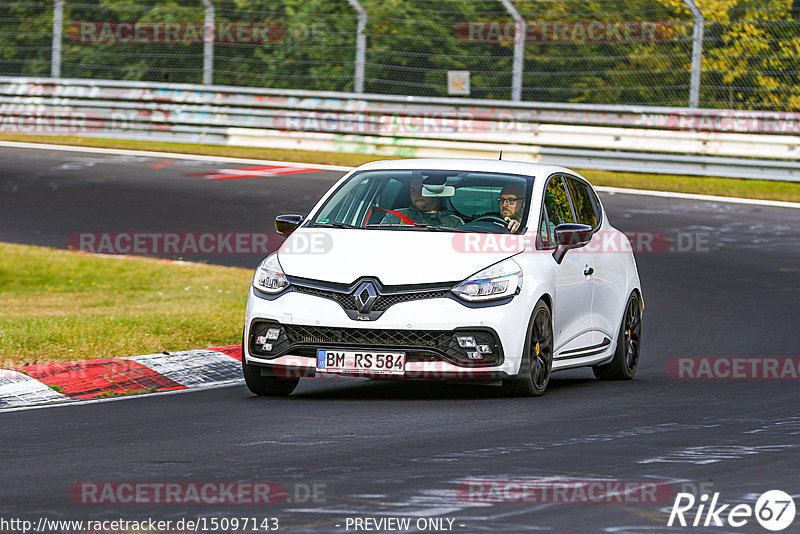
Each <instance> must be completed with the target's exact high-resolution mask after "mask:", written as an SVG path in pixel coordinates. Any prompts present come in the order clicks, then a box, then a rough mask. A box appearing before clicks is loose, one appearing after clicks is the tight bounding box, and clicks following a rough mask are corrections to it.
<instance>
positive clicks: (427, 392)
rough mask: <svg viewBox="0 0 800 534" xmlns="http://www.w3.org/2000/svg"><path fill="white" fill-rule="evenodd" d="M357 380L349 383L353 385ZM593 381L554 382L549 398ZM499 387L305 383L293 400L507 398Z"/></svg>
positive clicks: (382, 382) (387, 382)
mask: <svg viewBox="0 0 800 534" xmlns="http://www.w3.org/2000/svg"><path fill="white" fill-rule="evenodd" d="M352 380H353V379H348V382H351V381H352ZM595 383H597V380H595V379H593V378H553V379H552V380H551V381H550V385H549V386H548V388H547V392H546V393H545V397H546V396H548V395H550V396H552V395H556V394H559V392H561V393H567V394H571V393H572V391H575V390H577V389H583V388H582V387H581V386H588V385H589V384H595ZM503 397H504V394H503V392H502V390H501V389H500V388H499V387H497V386H488V385H472V384H461V383H458V384H455V383H446V382H436V381H397V380H369V379H364V380H361V381H358V382H357V383H344V381H342V382H340V383H337V384H331V383H330V381H315V380H306V381H301V382H300V385H299V386H298V389H297V390H296V391H295V392H294V393H293V394H292V396H291V397H290V398H291V399H296V400H301V399H302V400H364V399H370V400H471V399H495V398H503Z"/></svg>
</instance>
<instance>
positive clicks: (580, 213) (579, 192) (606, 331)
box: [566, 176, 626, 343]
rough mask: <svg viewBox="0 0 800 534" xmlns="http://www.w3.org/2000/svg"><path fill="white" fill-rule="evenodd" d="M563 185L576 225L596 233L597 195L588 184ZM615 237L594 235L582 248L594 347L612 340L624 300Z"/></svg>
mask: <svg viewBox="0 0 800 534" xmlns="http://www.w3.org/2000/svg"><path fill="white" fill-rule="evenodd" d="M566 182H567V190H568V191H569V193H570V199H571V200H572V204H573V209H574V210H575V216H576V217H577V218H578V222H579V223H581V224H588V225H589V226H591V227H592V228H595V229H599V227H600V224H601V222H602V221H601V218H602V213H603V212H602V209H601V208H600V200H599V199H598V198H597V193H595V192H594V189H592V186H591V185H589V183H588V182H586V181H584V180H581V179H579V178H577V177H574V176H568V177H567V178H566ZM616 235H617V234H616V232H610V231H609V232H596V233H595V235H594V236H593V237H592V241H591V242H590V243H589V245H588V246H587V247H586V249H587V251H590V252H591V258H592V260H593V263H592V266H593V267H594V272H593V273H592V276H591V278H592V311H591V321H592V326H593V328H594V329H595V330H596V331H597V334H596V338H597V342H598V343H602V342H605V341H606V340H609V341H610V340H612V339H614V335H615V332H616V331H617V328H618V327H619V317H620V313H621V311H622V306H623V299H625V297H626V295H622V294H620V289H619V288H621V287H625V263H624V259H625V254H624V253H623V249H622V243H620V242H618V241H619V239H615V238H614V236H616Z"/></svg>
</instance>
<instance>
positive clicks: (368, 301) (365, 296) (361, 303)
mask: <svg viewBox="0 0 800 534" xmlns="http://www.w3.org/2000/svg"><path fill="white" fill-rule="evenodd" d="M376 300H378V292H377V290H376V289H375V284H373V283H372V282H362V283H361V284H359V286H358V287H357V288H356V290H355V301H356V309H357V310H358V311H359V312H360V313H369V311H370V310H371V309H372V306H373V305H374V304H375V301H376Z"/></svg>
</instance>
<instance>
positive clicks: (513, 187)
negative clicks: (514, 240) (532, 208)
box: [497, 183, 525, 232]
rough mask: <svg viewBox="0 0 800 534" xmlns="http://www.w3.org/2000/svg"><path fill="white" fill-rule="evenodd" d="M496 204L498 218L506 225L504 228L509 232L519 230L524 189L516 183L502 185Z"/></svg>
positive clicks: (523, 207)
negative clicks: (498, 210) (498, 208)
mask: <svg viewBox="0 0 800 534" xmlns="http://www.w3.org/2000/svg"><path fill="white" fill-rule="evenodd" d="M497 203H498V204H499V205H500V217H502V218H503V220H504V221H506V223H507V226H506V228H508V230H509V231H510V232H516V231H517V230H519V227H520V225H521V224H522V217H523V215H524V214H525V189H524V187H523V186H522V185H521V184H517V183H509V184H506V185H504V186H503V189H502V190H501V191H500V197H499V198H498V199H497Z"/></svg>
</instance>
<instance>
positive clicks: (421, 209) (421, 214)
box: [381, 176, 464, 228]
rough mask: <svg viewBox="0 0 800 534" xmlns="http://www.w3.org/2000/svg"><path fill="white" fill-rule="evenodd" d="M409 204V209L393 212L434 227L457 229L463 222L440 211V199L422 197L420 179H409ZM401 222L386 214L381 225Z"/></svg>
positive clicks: (418, 177) (419, 177)
mask: <svg viewBox="0 0 800 534" xmlns="http://www.w3.org/2000/svg"><path fill="white" fill-rule="evenodd" d="M411 204H412V207H410V208H400V209H398V210H394V211H396V212H398V213H402V214H403V215H405V216H406V217H408V218H409V219H411V220H412V221H414V222H415V223H425V224H431V225H434V226H446V227H448V228H457V227H459V226H461V225H462V224H464V221H463V220H462V219H461V217H459V216H458V215H456V214H455V213H453V212H452V211H450V210H443V209H442V199H441V198H439V197H424V196H422V177H421V176H414V177H413V178H412V179H411ZM403 222H405V221H403V220H402V219H400V217H398V216H397V215H394V214H393V213H387V214H386V216H385V217H384V218H383V220H382V221H381V224H402V223H403Z"/></svg>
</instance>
